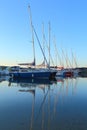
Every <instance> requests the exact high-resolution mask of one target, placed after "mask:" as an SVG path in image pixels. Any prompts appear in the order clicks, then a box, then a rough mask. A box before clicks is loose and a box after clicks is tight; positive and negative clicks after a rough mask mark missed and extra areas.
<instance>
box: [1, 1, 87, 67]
mask: <svg viewBox="0 0 87 130" xmlns="http://www.w3.org/2000/svg"><path fill="white" fill-rule="evenodd" d="M28 4H30V6H31V12H32V21H33V25H34V27H35V30H36V32H37V35H38V37H39V40H40V42H41V43H42V41H43V37H42V36H43V34H42V23H44V33H45V36H46V40H47V42H48V40H49V39H48V35H49V33H48V32H49V31H48V29H49V26H48V23H49V22H50V24H51V32H50V33H51V36H50V37H51V38H50V41H51V54H52V56H53V59H54V61H55V62H56V53H55V47H54V43H53V41H54V36H55V41H56V44H57V50H58V52H59V54H60V57H61V59H62V60H64V58H63V53H62V50H63V51H64V54H66V53H67V56H68V57H69V60H70V62H71V63H72V59H73V58H72V52H73V55H74V56H75V57H76V60H77V64H78V66H87V60H86V56H87V1H86V0H0V65H17V64H18V63H22V62H25V63H26V62H32V61H33V50H32V43H31V41H32V37H31V28H30V19H29V10H28ZM45 51H46V56H47V55H48V53H47V50H45ZM35 53H36V61H37V64H39V63H41V62H42V60H43V56H42V53H41V50H40V48H39V46H38V42H37V40H36V37H35ZM47 59H48V56H47Z"/></svg>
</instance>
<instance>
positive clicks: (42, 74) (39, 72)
mask: <svg viewBox="0 0 87 130" xmlns="http://www.w3.org/2000/svg"><path fill="white" fill-rule="evenodd" d="M28 7H29V11H30V19H31V10H30V6H28ZM30 23H31V28H32V42H33V51H34V62H32V63H22V64H19V65H31V66H34V67H35V65H36V59H35V47H34V38H33V34H34V33H35V35H36V39H37V41H38V43H39V47H40V49H41V51H42V54H43V57H44V59H45V61H46V64H47V68H40V69H39V68H33V69H27V71H20V70H19V71H18V72H11V73H10V75H11V77H12V78H37V79H38V78H40V79H53V78H55V75H56V71H54V70H52V69H50V66H49V64H48V62H47V59H46V57H45V54H44V51H43V49H42V46H41V43H40V41H39V38H38V36H37V33H36V31H35V28H34V26H33V24H32V20H31V22H30Z"/></svg>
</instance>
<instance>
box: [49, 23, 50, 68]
mask: <svg viewBox="0 0 87 130" xmlns="http://www.w3.org/2000/svg"><path fill="white" fill-rule="evenodd" d="M49 66H50V22H49Z"/></svg>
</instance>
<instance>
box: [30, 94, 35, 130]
mask: <svg viewBox="0 0 87 130" xmlns="http://www.w3.org/2000/svg"><path fill="white" fill-rule="evenodd" d="M34 104H35V94H34V99H33V103H32V116H31V125H30V130H32V129H33V120H34Z"/></svg>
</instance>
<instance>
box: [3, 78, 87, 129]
mask: <svg viewBox="0 0 87 130" xmlns="http://www.w3.org/2000/svg"><path fill="white" fill-rule="evenodd" d="M31 82H33V83H31ZM34 82H35V83H34ZM36 82H37V81H33V80H32V81H23V80H22V81H8V80H5V79H4V77H3V78H2V79H1V82H0V130H87V78H75V79H58V81H57V82H49V81H46V83H47V84H46V83H45V81H41V80H40V81H38V82H37V83H36Z"/></svg>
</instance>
